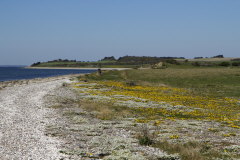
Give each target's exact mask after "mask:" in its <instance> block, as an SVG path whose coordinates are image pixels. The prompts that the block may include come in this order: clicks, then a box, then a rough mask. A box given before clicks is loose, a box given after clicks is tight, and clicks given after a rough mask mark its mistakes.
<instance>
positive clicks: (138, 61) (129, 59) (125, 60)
mask: <svg viewBox="0 0 240 160" xmlns="http://www.w3.org/2000/svg"><path fill="white" fill-rule="evenodd" d="M174 59H185V58H184V57H150V56H123V57H119V58H118V59H116V58H115V57H114V56H110V57H104V58H103V59H101V60H99V61H96V62H85V61H76V60H68V59H57V60H52V61H48V62H37V63H33V64H32V65H31V66H40V65H42V64H52V65H53V64H54V66H57V67H59V66H63V67H66V66H67V67H70V66H72V67H76V66H80V67H82V66H88V65H92V66H94V67H96V66H101V65H102V64H104V65H143V64H155V63H159V62H165V61H171V62H173V61H174V62H176V61H175V60H174Z"/></svg>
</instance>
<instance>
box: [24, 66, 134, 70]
mask: <svg viewBox="0 0 240 160" xmlns="http://www.w3.org/2000/svg"><path fill="white" fill-rule="evenodd" d="M24 68H27V69H77V70H78V69H81V70H98V69H101V70H105V71H106V70H119V71H120V70H126V69H132V68H84V67H29V66H28V67H24Z"/></svg>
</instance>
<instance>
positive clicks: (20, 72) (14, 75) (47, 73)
mask: <svg viewBox="0 0 240 160" xmlns="http://www.w3.org/2000/svg"><path fill="white" fill-rule="evenodd" d="M95 71H96V70H95V69H91V70H86V69H30V68H25V67H24V66H0V82H3V81H12V80H23V79H33V78H45V77H54V76H61V75H68V74H80V73H92V72H95Z"/></svg>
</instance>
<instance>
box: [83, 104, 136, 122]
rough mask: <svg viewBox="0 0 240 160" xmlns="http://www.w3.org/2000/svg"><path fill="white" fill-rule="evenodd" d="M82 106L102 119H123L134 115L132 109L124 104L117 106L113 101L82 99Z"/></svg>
mask: <svg viewBox="0 0 240 160" xmlns="http://www.w3.org/2000/svg"><path fill="white" fill-rule="evenodd" d="M79 103H80V104H81V107H82V108H84V109H85V110H86V111H88V112H95V117H96V118H98V119H101V120H113V119H122V118H126V117H130V116H132V113H131V112H130V111H131V110H130V109H129V108H128V107H124V106H115V105H113V104H111V103H103V102H102V103H101V102H97V103H95V102H91V101H87V100H85V101H81V102H79Z"/></svg>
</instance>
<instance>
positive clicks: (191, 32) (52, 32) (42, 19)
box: [0, 0, 240, 65]
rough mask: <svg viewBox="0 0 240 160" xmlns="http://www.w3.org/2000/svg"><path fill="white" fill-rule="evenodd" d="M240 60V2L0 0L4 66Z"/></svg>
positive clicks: (0, 53)
mask: <svg viewBox="0 0 240 160" xmlns="http://www.w3.org/2000/svg"><path fill="white" fill-rule="evenodd" d="M218 54H223V55H224V56H225V57H240V0H0V65H6V64H26V65H29V64H32V63H33V62H36V61H48V60H53V59H58V58H62V59H65V58H67V59H76V60H90V61H92V60H98V59H100V58H102V57H104V56H112V55H113V56H115V57H119V56H124V55H138V56H143V55H145V56H184V57H195V56H203V57H206V56H207V57H209V56H215V55H218Z"/></svg>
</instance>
